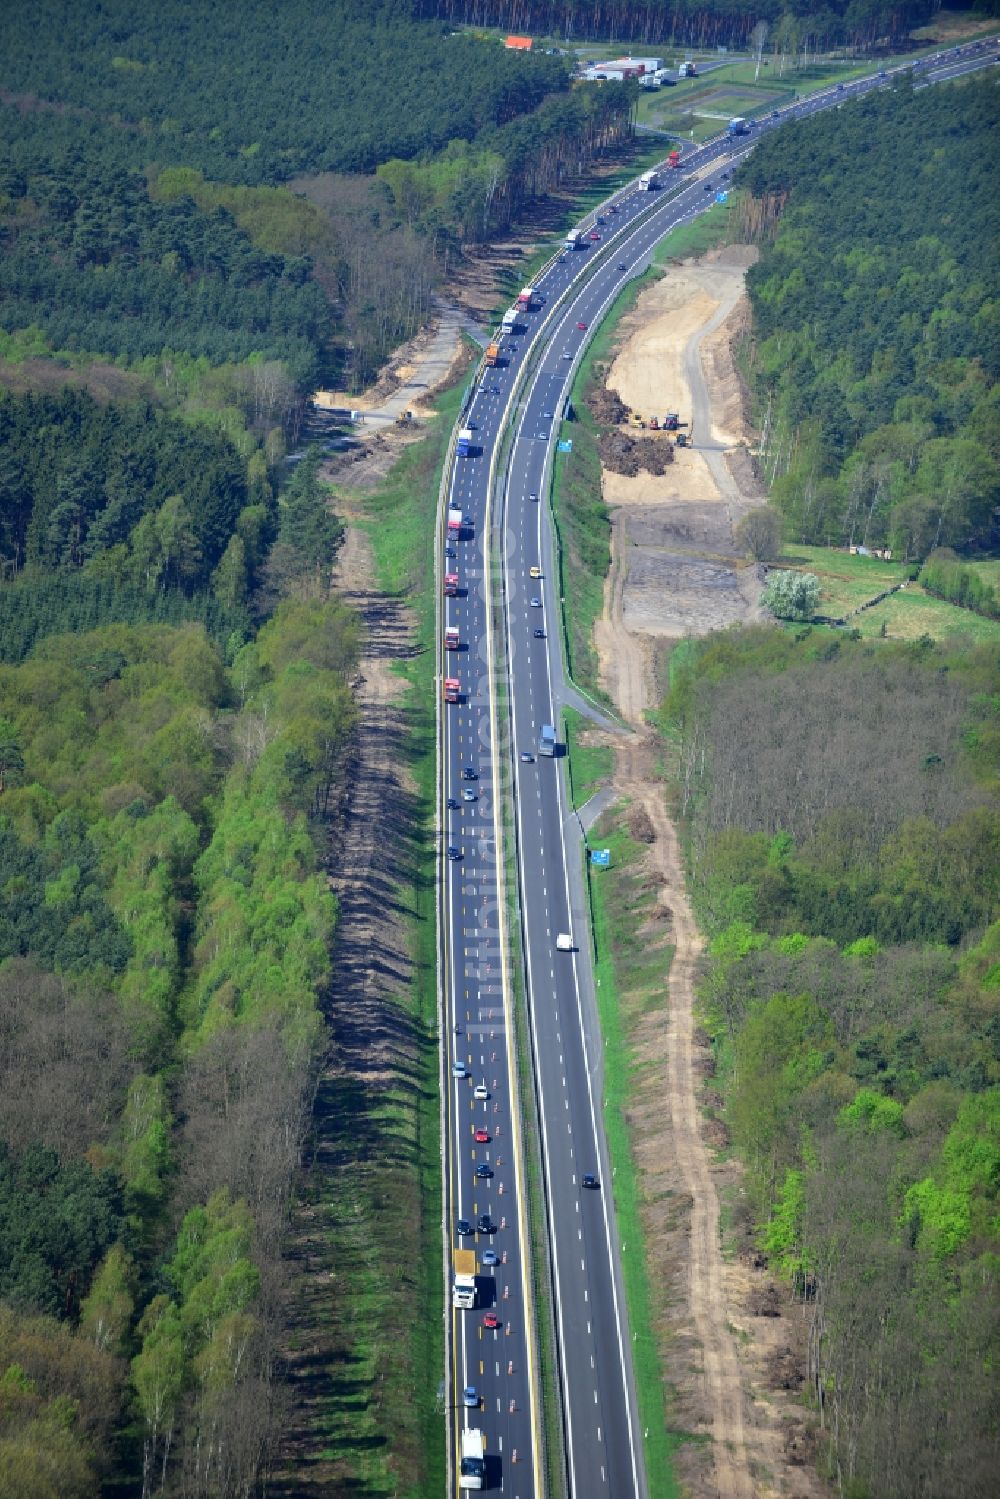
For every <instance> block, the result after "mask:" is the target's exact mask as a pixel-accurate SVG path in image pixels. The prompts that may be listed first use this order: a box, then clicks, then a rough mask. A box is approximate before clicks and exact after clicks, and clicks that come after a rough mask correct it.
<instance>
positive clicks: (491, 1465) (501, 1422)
mask: <svg viewBox="0 0 1000 1499" xmlns="http://www.w3.org/2000/svg"><path fill="white" fill-rule="evenodd" d="M991 60H992V59H990V58H987V57H984V56H983V55H982V54H981V53H980V54H976V55H968V54H966V55H961V54H958V53H956V52H955V51H954V50H953V51H951V52H949V53H944V54H940V55H938V56H937V57H936V58H934V59H930V60H928V62H927V63H926V64H924V65H922V71H923V72H925V73H926V74H928V76H929V77H930V78H931V79H933V80H934V81H937V79H938V77H942V78H944V77H949V76H953V75H954V74H955V73H957V72H962V71H965V70H966V69H967V68H970V67H977V66H978V67H981V66H983V65H984V63H986V62H987V61H991ZM885 81H886V80H884V79H881V78H871V79H863V80H860V81H859V82H857V83H853V84H847V85H844V86H843V87H840V88H837V89H832V90H829V91H827V92H825V93H824V94H822V95H819V96H817V97H816V98H814V99H809V100H807V101H803V102H802V103H800V104H797V105H795V106H794V107H792V108H788V109H786V110H784V111H783V112H781V113H780V115H775V116H773V117H772V118H770V119H768V120H767V121H765V122H763V124H762V125H761V126H760V127H759V128H756V129H755V130H754V131H753V133H752V134H751V135H750V136H743V137H737V138H736V139H735V140H733V141H726V140H722V141H720V140H716V141H713V142H709V143H708V144H706V145H704V146H701V147H699V148H697V149H696V150H694V151H691V152H689V153H688V154H687V155H686V156H685V158H684V162H683V170H682V171H680V172H666V173H664V178H665V181H666V188H667V190H666V191H665V192H661V193H646V192H640V191H638V190H637V189H636V188H635V186H634V185H632V186H630V187H629V188H627V189H625V190H624V191H623V192H622V193H620V194H618V195H616V196H615V197H614V198H613V199H610V200H609V201H608V203H607V204H606V205H605V206H604V207H603V208H602V209H601V210H600V217H601V220H603V222H598V221H597V220H596V217H595V216H593V215H592V216H589V217H588V219H587V221H586V223H585V224H584V225H582V226H581V227H582V228H584V229H585V231H586V233H587V235H588V238H587V241H586V244H587V248H586V249H581V250H577V251H572V252H565V253H563V254H561V255H558V256H556V257H554V258H553V260H552V261H551V262H550V263H549V265H548V266H547V267H546V269H545V271H544V272H543V274H542V275H541V276H539V277H538V278H537V279H536V281H535V282H534V286H535V287H536V289H537V291H538V293H539V297H540V302H539V305H538V306H537V307H536V308H535V310H533V311H531V312H529V313H527V314H526V315H524V316H523V318H522V330H521V331H520V332H519V333H518V334H516V335H515V336H514V337H513V339H505V340H504V348H505V351H506V355H507V363H506V364H505V365H504V366H503V367H501V368H498V369H495V370H491V369H485V370H482V371H481V372H480V375H479V377H478V379H477V385H476V389H475V393H474V395H473V396H472V398H471V400H470V403H469V404H468V406H467V408H466V410H465V412H464V413H463V417H462V418H461V419H460V425H467V424H474V425H475V434H474V435H475V439H476V444H475V445H476V449H477V450H478V451H475V452H474V454H473V455H472V456H469V457H456V458H455V460H454V463H453V465H452V469H451V473H450V478H449V483H448V494H449V502H450V504H452V505H454V506H457V507H458V508H459V509H461V511H462V512H463V515H464V516H466V517H468V520H469V525H468V526H466V527H465V528H464V531H463V535H462V539H460V540H457V541H451V540H449V542H448V543H447V545H448V547H449V549H451V550H452V551H453V552H454V554H455V555H454V556H448V555H445V556H443V557H442V559H441V573H442V575H443V574H445V573H448V572H452V571H454V572H455V573H457V575H458V579H459V594H458V596H457V597H454V598H447V599H445V600H444V606H445V607H444V610H443V621H442V623H443V626H456V627H457V628H458V630H459V634H460V638H461V649H460V650H459V651H457V652H447V653H446V655H447V659H446V660H445V661H443V662H442V669H441V675H442V677H444V676H448V677H455V678H457V679H458V681H459V683H460V692H461V700H460V702H459V703H458V704H457V705H450V704H444V705H443V706H442V791H441V795H442V813H441V817H442V834H443V847H442V867H443V870H444V912H443V923H444V926H443V968H444V1004H445V1016H446V1024H447V1026H448V1036H447V1042H448V1045H447V1047H446V1051H447V1056H446V1060H445V1064H444V1071H445V1074H446V1076H447V1088H448V1095H447V1102H446V1124H447V1141H446V1148H447V1171H446V1202H447V1211H448V1215H449V1220H448V1227H449V1230H450V1236H451V1244H452V1248H463V1247H464V1248H473V1247H474V1248H476V1250H477V1254H478V1255H479V1270H480V1275H479V1280H478V1285H479V1291H480V1297H479V1301H480V1304H479V1306H477V1308H476V1309H475V1310H471V1311H461V1310H454V1309H451V1308H449V1312H448V1316H449V1319H450V1346H451V1353H452V1370H451V1380H450V1389H449V1399H450V1403H451V1405H452V1408H453V1410H454V1412H455V1420H454V1421H453V1424H452V1432H453V1437H452V1465H453V1473H454V1479H455V1482H456V1484H457V1481H458V1474H459V1449H460V1440H461V1433H462V1431H463V1430H467V1429H469V1428H472V1427H477V1428H479V1429H481V1430H482V1431H483V1432H484V1434H485V1437H486V1450H487V1463H488V1466H487V1486H488V1487H489V1488H491V1489H494V1490H500V1489H502V1491H503V1493H504V1494H505V1495H510V1496H515V1499H527V1496H529V1495H533V1494H536V1493H538V1494H541V1493H542V1492H544V1484H543V1477H542V1470H541V1464H540V1450H539V1434H540V1421H541V1417H540V1411H539V1409H538V1408H537V1404H536V1402H537V1394H538V1392H537V1370H536V1369H535V1367H534V1362H533V1361H534V1357H535V1353H534V1338H535V1329H534V1327H533V1326H532V1325H531V1324H530V1323H529V1321H528V1308H529V1300H528V1289H529V1281H530V1274H529V1265H528V1262H527V1256H526V1247H525V1240H524V1228H525V1226H524V1207H523V1202H524V1183H523V1182H522V1181H521V1180H520V1179H519V1169H520V1149H519V1145H520V1142H519V1139H518V1135H517V1131H518V1128H519V1119H520V1114H519V1109H518V1108H517V1106H516V1099H515V1098H514V1097H513V1095H512V1077H513V1075H514V1070H513V1061H514V1059H513V1054H512V1053H513V1039H512V1031H511V1023H510V1005H511V1003H512V993H511V984H512V975H511V974H510V973H509V972H508V971H507V968H506V962H507V959H506V954H507V953H508V952H509V951H510V946H509V938H510V933H509V932H504V931H503V930H502V924H503V923H506V922H507V920H508V917H507V913H506V908H505V907H503V908H502V907H501V905H500V903H499V898H498V852H499V853H502V852H503V849H502V846H501V844H500V839H501V834H502V824H501V812H502V807H501V805H500V797H499V796H498V792H500V791H503V793H504V795H507V794H509V793H510V794H512V798H513V808H514V845H515V851H516V864H517V868H516V878H517V883H518V889H519V896H520V913H519V922H520V934H521V937H522V941H523V948H524V967H525V978H526V990H527V1007H528V1022H529V1030H530V1038H531V1064H532V1067H533V1072H534V1076H533V1078H530V1077H529V1078H522V1079H521V1083H522V1086H524V1087H525V1088H526V1089H527V1088H530V1087H531V1085H532V1083H533V1084H534V1089H535V1093H536V1098H537V1102H538V1108H539V1115H540V1124H541V1145H542V1156H543V1167H544V1175H545V1208H546V1216H547V1225H548V1237H549V1245H550V1254H551V1272H552V1274H551V1282H550V1283H549V1284H548V1285H547V1286H544V1287H543V1290H544V1291H545V1293H546V1294H550V1295H551V1296H552V1299H553V1302H554V1314H555V1321H556V1333H557V1345H558V1360H559V1377H560V1383H561V1398H562V1415H563V1422H564V1427H565V1440H566V1453H565V1471H566V1478H567V1482H568V1487H569V1492H570V1494H571V1495H572V1496H573V1499H608V1496H611V1499H619V1496H621V1499H624V1496H631V1495H636V1496H644V1495H646V1494H647V1493H650V1492H651V1493H653V1494H654V1495H655V1493H656V1492H657V1483H656V1477H657V1475H650V1479H651V1482H650V1483H647V1476H646V1474H645V1470H644V1463H643V1457H642V1450H641V1448H642V1441H641V1432H640V1430H639V1428H638V1417H637V1406H636V1400H635V1392H634V1383H633V1374H632V1369H631V1360H630V1355H629V1347H630V1335H629V1330H628V1323H627V1317H626V1310H625V1304H624V1295H623V1289H622V1283H621V1256H622V1254H627V1253H629V1252H630V1251H629V1249H628V1239H629V1237H630V1235H629V1227H630V1225H629V1224H628V1223H617V1222H616V1219H615V1212H614V1203H613V1196H612V1191H611V1172H610V1167H609V1163H608V1157H607V1148H606V1143H605V1139H604V1131H603V1128H602V1125H601V1040H600V1031H599V1026H598V1022H597V1013H596V1004H595V991H594V979H593V974H592V971H591V964H590V944H589V934H588V927H587V917H586V910H585V905H584V896H583V887H582V871H581V848H580V842H579V836H578V832H577V831H576V830H575V829H574V823H575V819H574V818H573V817H572V815H571V813H570V808H569V803H568V800H567V790H566V785H565V779H564V771H563V765H562V762H561V760H560V759H558V758H556V759H550V758H547V757H544V756H539V754H538V734H539V729H540V727H541V725H542V724H555V725H558V724H559V722H560V708H561V705H562V703H563V702H564V701H565V699H566V695H567V691H568V689H567V684H566V682H565V680H564V674H563V663H562V658H561V652H560V646H559V634H560V631H559V619H558V613H557V611H558V607H559V600H558V597H557V595H556V592H555V586H556V585H555V579H556V571H555V568H554V566H553V552H552V547H553V543H552V536H551V528H550V523H549V516H548V507H547V505H546V503H545V501H546V497H547V489H548V481H549V474H550V469H551V462H552V456H553V452H554V448H555V442H556V439H557V438H558V437H559V435H560V418H561V414H562V412H563V409H564V405H565V402H566V399H567V396H568V393H569V390H570V388H571V385H572V380H573V376H574V373H575V371H576V368H577V365H578V362H579V359H580V357H581V355H582V353H583V351H584V349H585V347H586V344H587V342H588V341H589V339H590V337H591V336H592V332H593V330H594V328H595V327H596V326H597V325H598V323H599V322H600V320H601V318H602V317H603V316H604V314H605V313H606V311H607V309H608V308H609V307H610V305H611V304H612V302H613V301H614V300H615V298H616V296H617V295H618V293H619V291H620V289H621V287H622V285H623V283H624V282H625V281H626V280H627V279H629V278H630V277H632V276H636V275H639V274H641V273H642V272H643V271H644V270H645V269H646V267H647V266H648V264H649V262H650V258H651V255H652V252H653V250H654V248H655V246H656V244H657V243H658V241H659V240H660V239H661V238H662V237H663V235H664V234H666V233H667V232H668V231H669V230H670V229H672V228H674V227H675V226H676V225H677V224H679V223H682V222H684V221H685V220H687V219H689V218H692V217H694V216H695V215H696V214H697V213H700V212H702V211H703V210H704V209H705V208H706V207H707V206H708V205H709V204H710V203H711V202H712V201H714V190H715V189H717V188H718V187H720V186H725V181H724V179H723V177H722V175H721V174H722V173H723V172H724V171H725V172H728V171H730V170H731V168H732V167H734V166H735V165H736V164H737V163H738V162H739V161H740V160H742V158H743V156H744V155H745V154H746V152H747V151H748V150H751V149H752V147H753V145H754V143H755V142H756V140H757V139H758V138H759V136H760V134H762V133H763V131H764V130H766V129H769V128H773V127H774V126H776V125H777V124H779V123H781V122H782V121H783V120H787V119H788V118H791V117H794V116H805V115H810V114H812V113H815V112H816V111H818V110H819V109H822V108H828V107H830V106H831V105H837V104H840V103H842V102H844V101H845V100H846V99H847V98H850V97H853V96H855V95H857V94H859V93H866V92H868V91H869V90H870V89H871V88H874V87H879V86H882V85H883V84H884V83H885ZM706 186H707V188H708V191H706ZM592 229H593V232H594V233H597V234H599V235H600V236H601V237H600V239H598V240H591V239H590V238H589V235H590V232H591V230H592ZM526 362H529V363H530V367H529V368H528V370H527V373H526V375H525V376H524V378H523V380H521V379H520V378H519V377H520V372H521V370H522V367H524V366H525V364H526ZM508 429H509V430H510V432H511V435H512V440H511V444H510V447H509V450H505V451H504V453H503V454H502V455H501V454H500V452H499V447H498V444H499V442H500V439H501V437H502V436H503V434H504V432H505V431H507V430H508ZM562 430H563V434H564V435H565V436H567V437H569V436H571V435H572V430H573V429H572V426H568V427H566V428H564V429H562ZM501 460H502V461H501ZM493 478H495V480H496V482H495V484H491V479H493ZM491 532H492V535H491V534H490V533H491ZM442 536H443V528H442ZM491 543H497V549H496V552H495V553H494V556H495V557H497V558H498V561H499V574H500V575H499V580H498V579H497V578H495V577H494V578H493V579H492V580H491V579H489V578H488V577H487V566H488V562H489V559H490V546H491ZM442 545H444V541H442ZM532 568H537V569H538V570H539V572H540V574H541V576H539V577H532V576H530V570H531V569H532ZM498 600H499V602H500V604H501V605H502V613H503V632H502V634H503V638H502V639H501V640H499V641H495V640H494V638H493V617H492V614H491V613H490V611H489V609H488V604H489V603H490V602H491V601H492V602H493V603H496V602H497V601H498ZM536 600H537V602H536ZM498 647H502V652H501V653H500V654H502V657H503V660H504V662H505V672H506V677H507V681H506V698H507V701H508V709H509V732H508V731H507V728H506V725H505V727H504V732H503V734H502V736H500V737H498V730H499V727H500V719H499V707H498V698H497V691H496V684H495V682H494V681H493V677H492V672H493V666H494V663H495V662H496V660H497V655H495V654H494V652H495V651H496V650H497V648H498ZM525 757H530V758H525ZM470 777H474V779H472V778H470ZM467 798H468V799H467ZM559 933H571V934H572V936H573V939H574V946H575V950H574V951H571V952H562V951H557V950H556V936H557V934H559ZM456 1027H457V1029H456ZM455 1064H458V1065H459V1066H460V1067H461V1068H462V1069H463V1070H464V1073H465V1075H464V1076H456V1075H454V1070H455ZM477 1085H480V1092H485V1093H486V1095H487V1096H486V1097H481V1096H480V1097H479V1098H477V1097H476V1096H475V1091H476V1088H477ZM477 1130H478V1131H481V1132H482V1135H481V1137H480V1138H477V1134H476V1132H477ZM478 1173H481V1174H478ZM585 1173H588V1174H591V1175H592V1176H593V1177H594V1178H595V1179H596V1182H597V1185H596V1187H593V1188H589V1189H588V1188H586V1187H583V1186H582V1185H581V1179H582V1177H583V1175H584V1174H585ZM481 1214H485V1215H486V1216H487V1218H488V1220H489V1226H488V1228H487V1229H486V1231H480V1232H475V1230H476V1224H477V1220H478V1219H479V1216H480V1215H481ZM460 1219H464V1220H466V1224H467V1225H468V1228H469V1229H470V1230H471V1231H470V1232H467V1233H466V1232H463V1233H461V1234H459V1232H458V1225H459V1220H460ZM485 1251H491V1252H492V1254H493V1256H494V1257H495V1258H496V1259H497V1261H498V1263H497V1264H496V1265H485V1264H484V1263H483V1254H484V1252H485ZM449 1295H450V1292H449ZM490 1313H492V1314H493V1315H494V1316H495V1317H496V1319H497V1321H498V1324H499V1325H498V1326H497V1327H496V1328H487V1327H485V1326H484V1325H483V1317H484V1315H487V1314H490ZM469 1385H471V1386H475V1392H476V1398H477V1402H478V1403H477V1405H476V1406H475V1407H474V1408H468V1409H467V1408H466V1407H465V1406H464V1404H463V1391H464V1389H465V1387H466V1386H469Z"/></svg>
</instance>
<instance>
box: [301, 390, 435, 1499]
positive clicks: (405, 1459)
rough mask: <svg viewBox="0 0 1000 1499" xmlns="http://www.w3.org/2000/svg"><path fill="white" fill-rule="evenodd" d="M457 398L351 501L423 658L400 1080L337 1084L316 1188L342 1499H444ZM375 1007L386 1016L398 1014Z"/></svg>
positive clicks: (403, 669) (400, 890)
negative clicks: (442, 642)
mask: <svg viewBox="0 0 1000 1499" xmlns="http://www.w3.org/2000/svg"><path fill="white" fill-rule="evenodd" d="M463 386H464V381H463V383H462V385H460V386H456V387H453V388H452V389H450V390H448V391H446V392H445V393H444V394H443V395H442V396H441V397H440V398H439V399H438V400H437V402H436V403H435V404H436V408H437V413H438V414H437V417H436V418H435V419H434V421H433V422H432V423H431V424H430V426H429V428H428V431H427V435H426V436H425V437H424V438H423V439H422V440H421V441H420V442H418V443H414V444H413V445H412V446H410V447H408V448H406V449H405V450H404V452H403V454H402V455H401V457H400V458H399V460H398V462H397V463H396V464H395V465H394V466H393V468H392V470H391V471H390V473H389V474H388V476H387V477H386V479H385V481H384V483H383V484H382V485H381V486H380V487H379V488H378V489H377V490H375V491H373V492H371V493H359V492H357V491H354V492H353V493H352V494H351V499H352V501H353V503H354V504H355V505H358V506H361V507H363V510H364V513H365V517H366V518H365V519H364V520H363V521H362V522H361V524H362V525H363V526H364V527H365V529H366V530H367V532H368V534H369V535H370V537H371V541H372V547H373V551H374V557H375V568H376V577H377V582H378V585H379V587H380V588H381V589H383V590H384V591H385V592H387V593H391V594H395V595H398V596H401V597H404V598H405V599H406V600H407V602H408V603H409V604H410V605H411V607H412V608H413V610H414V612H415V614H416V620H417V643H418V645H419V647H420V649H419V650H418V651H417V653H416V654H414V655H413V656H412V657H410V658H408V659H407V660H405V661H403V662H400V663H399V665H398V667H397V670H398V672H399V674H400V675H401V676H402V677H403V678H404V679H405V681H406V684H407V686H406V690H405V693H404V696H403V699H402V705H401V711H402V714H403V718H404V720H405V723H406V733H405V734H404V735H403V736H402V737H401V747H400V754H401V755H402V756H403V757H404V758H405V763H406V769H407V772H408V776H409V780H410V786H409V788H408V789H409V795H408V808H407V812H408V815H407V817H406V823H405V826H394V827H392V828H391V829H387V830H386V832H387V835H388V836H389V837H390V838H391V839H392V842H393V849H394V854H395V857H396V866H397V868H396V872H395V874H394V881H395V889H394V899H395V901H396V903H397V906H398V908H399V909H400V910H401V911H402V912H404V913H405V920H406V925H407V933H408V946H409V952H410V956H411V959H412V964H413V967H412V978H411V981H410V983H409V985H408V987H407V990H406V992H405V994H404V995H403V996H401V997H400V999H399V1000H398V1002H396V1003H395V1006H394V1007H395V1009H396V1010H397V1014H396V1015H395V1016H393V1015H391V1014H389V1013H387V1015H386V1019H387V1024H389V1025H390V1026H391V1025H393V1024H395V1025H397V1026H398V1031H399V1034H400V1036H401V1037H402V1038H403V1039H402V1042H401V1045H400V1066H399V1069H398V1072H397V1075H396V1076H395V1077H394V1078H393V1079H392V1080H391V1081H390V1082H389V1083H388V1084H387V1085H386V1086H384V1087H381V1088H369V1087H367V1086H366V1085H365V1084H364V1083H363V1082H362V1081H361V1080H359V1079H357V1078H346V1079H344V1080H343V1083H342V1084H341V1085H340V1087H339V1090H338V1091H339V1093H340V1094H341V1096H340V1097H339V1099H338V1100H337V1103H338V1105H339V1113H340V1116H341V1120H342V1124H341V1129H342V1135H343V1138H342V1140H338V1142H337V1146H336V1149H337V1152H338V1166H339V1167H340V1168H341V1169H336V1170H333V1171H332V1172H330V1173H329V1175H326V1174H324V1177H323V1182H322V1185H323V1189H324V1192H329V1194H330V1196H332V1201H331V1200H330V1198H329V1197H328V1198H327V1200H326V1201H325V1202H324V1209H325V1221H326V1222H327V1223H329V1224H330V1225H331V1227H330V1231H329V1235H330V1240H331V1241H332V1242H331V1250H332V1257H333V1260H334V1263H335V1264H336V1296H335V1311H334V1314H333V1315H334V1321H335V1325H336V1327H337V1334H338V1343H339V1345H340V1347H341V1348H342V1349H343V1354H344V1356H343V1363H344V1370H343V1376H342V1377H341V1378H339V1379H337V1380H336V1381H335V1384H336V1393H335V1395H334V1398H333V1400H332V1401H331V1403H330V1408H329V1409H326V1410H323V1411H321V1412H320V1413H319V1415H318V1424H319V1425H320V1428H321V1431H322V1434H323V1437H324V1439H325V1448H326V1450H325V1452H324V1453H323V1459H325V1460H326V1461H328V1462H330V1463H331V1464H333V1465H334V1467H335V1472H336V1479H337V1482H338V1484H339V1485H340V1486H341V1492H344V1493H347V1492H352V1493H353V1492H357V1493H364V1494H365V1495H367V1496H371V1499H376V1496H378V1499H381V1496H383V1495H384V1496H386V1499H388V1496H404V1495H405V1496H412V1499H418V1496H422V1495H424V1494H431V1493H435V1494H437V1493H443V1492H444V1489H445V1474H446V1469H445V1420H444V1414H445V1413H444V1408H443V1406H442V1405H441V1403H440V1401H439V1399H438V1385H439V1381H440V1378H441V1375H442V1373H443V1369H444V1322H443V1311H444V1308H443V1303H442V1296H443V1291H442V1279H441V1169H440V1128H439V1112H438V1098H439V1093H440V1087H439V1078H440V1071H439V1054H438V1036H437V939H436V909H435V881H436V870H435V862H434V861H435V846H434V841H433V838H432V837H431V836H429V827H430V824H431V820H432V818H433V813H434V802H435V787H436V744H435V718H434V712H435V696H434V680H433V679H434V663H435V656H434V605H435V598H434V587H433V578H434V535H435V515H436V511H437V497H438V484H439V481H440V474H441V468H442V464H443V462H444V458H445V455H446V452H447V446H448V440H449V436H450V433H451V429H452V427H453V425H454V422H455V419H456V417H457V415H458V411H459V407H460V403H461V393H462V388H463ZM383 1003H384V1004H385V1007H386V1011H387V1012H388V1010H389V1009H390V1008H392V1007H391V1006H390V1004H389V1002H388V1001H385V1002H383ZM386 1140H391V1142H392V1149H391V1151H388V1152H387V1151H386V1149H385V1146H384V1142H385V1141H386ZM401 1245H405V1246H406V1250H405V1253H403V1254H401V1250H400V1246H401ZM401 1328H405V1336H402V1337H401V1335H400V1330H401Z"/></svg>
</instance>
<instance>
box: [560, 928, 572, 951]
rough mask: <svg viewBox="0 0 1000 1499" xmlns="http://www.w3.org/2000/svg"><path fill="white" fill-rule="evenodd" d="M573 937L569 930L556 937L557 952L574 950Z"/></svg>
mask: <svg viewBox="0 0 1000 1499" xmlns="http://www.w3.org/2000/svg"><path fill="white" fill-rule="evenodd" d="M572 951H573V938H572V936H571V934H570V933H569V932H560V933H559V935H558V937H557V938H556V952H572Z"/></svg>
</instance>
